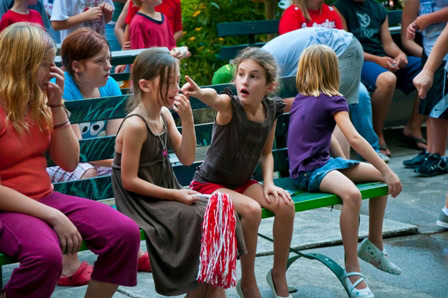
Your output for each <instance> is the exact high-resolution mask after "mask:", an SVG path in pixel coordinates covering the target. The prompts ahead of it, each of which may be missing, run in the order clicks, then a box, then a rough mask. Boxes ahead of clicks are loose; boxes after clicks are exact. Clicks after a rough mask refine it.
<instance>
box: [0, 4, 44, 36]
mask: <svg viewBox="0 0 448 298" xmlns="http://www.w3.org/2000/svg"><path fill="white" fill-rule="evenodd" d="M28 11H29V13H28V14H21V13H17V12H14V11H12V10H11V9H10V10H8V11H7V12H6V13H5V14H4V15H3V17H2V20H1V21H0V32H1V31H3V29H5V28H6V27H8V26H9V25H11V24H14V23H18V22H28V23H35V24H39V25H40V26H41V27H42V28H44V23H43V21H42V16H41V15H40V14H39V12H38V11H37V10H34V9H29V10H28Z"/></svg>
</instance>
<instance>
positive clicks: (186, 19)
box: [180, 0, 280, 85]
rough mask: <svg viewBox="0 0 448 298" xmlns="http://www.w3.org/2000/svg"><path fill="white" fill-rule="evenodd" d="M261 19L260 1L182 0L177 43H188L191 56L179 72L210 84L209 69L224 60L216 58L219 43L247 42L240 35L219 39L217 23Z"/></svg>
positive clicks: (217, 65)
mask: <svg viewBox="0 0 448 298" xmlns="http://www.w3.org/2000/svg"><path fill="white" fill-rule="evenodd" d="M279 17H280V16H279ZM264 19H265V17H264V3H263V2H252V1H248V0H215V1H210V0H182V21H183V28H184V37H183V38H182V40H181V42H180V43H181V44H182V45H186V46H188V48H189V50H190V52H191V55H192V56H191V57H190V58H189V59H185V60H183V61H182V66H181V73H182V74H183V75H185V74H188V75H189V76H191V77H192V78H193V79H194V80H195V81H196V82H197V83H198V84H199V85H209V84H211V79H212V76H213V72H214V71H216V70H217V69H218V68H219V67H221V66H222V65H224V64H226V63H227V61H223V60H221V59H219V57H218V55H219V49H220V48H221V46H223V45H235V44H240V43H245V42H247V41H246V40H245V38H244V37H226V38H219V37H218V35H217V24H218V23H222V22H237V21H245V20H264Z"/></svg>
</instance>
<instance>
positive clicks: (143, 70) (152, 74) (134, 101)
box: [128, 47, 179, 111]
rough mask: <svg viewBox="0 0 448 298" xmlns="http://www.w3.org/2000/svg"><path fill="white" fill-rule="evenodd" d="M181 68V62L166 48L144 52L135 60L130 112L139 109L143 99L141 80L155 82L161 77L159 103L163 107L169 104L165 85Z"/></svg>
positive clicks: (132, 74)
mask: <svg viewBox="0 0 448 298" xmlns="http://www.w3.org/2000/svg"><path fill="white" fill-rule="evenodd" d="M178 67H179V60H177V59H176V58H174V57H173V56H171V55H170V52H169V51H168V50H167V49H166V48H157V47H154V48H150V49H147V50H144V51H142V52H141V53H140V54H139V55H138V56H137V58H135V61H134V65H133V68H132V73H131V80H132V81H133V83H132V92H133V93H134V95H133V96H132V97H131V98H130V100H129V103H128V110H129V111H132V110H133V109H135V108H136V107H137V105H138V104H139V103H140V101H141V98H142V91H141V89H140V80H142V79H143V80H154V79H156V78H157V77H160V81H159V86H158V89H159V90H158V92H159V95H160V96H159V98H160V99H161V101H162V102H159V104H160V105H161V106H163V105H164V104H167V103H168V102H167V100H168V88H166V92H165V94H163V93H162V91H163V89H164V87H165V85H167V84H168V82H167V81H168V79H167V78H169V77H170V75H172V74H174V72H175V71H176V70H177V68H178Z"/></svg>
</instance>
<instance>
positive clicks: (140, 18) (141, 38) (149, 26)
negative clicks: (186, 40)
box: [129, 12, 176, 50]
mask: <svg viewBox="0 0 448 298" xmlns="http://www.w3.org/2000/svg"><path fill="white" fill-rule="evenodd" d="M129 39H130V40H131V49H144V48H151V47H167V48H168V49H170V50H171V49H172V48H174V47H175V46H176V42H175V41H174V37H173V33H172V32H171V29H170V26H169V25H168V22H167V21H166V17H165V16H164V15H163V14H162V20H161V21H157V20H154V19H152V18H150V17H149V16H147V15H144V14H142V13H139V12H138V13H137V14H136V15H135V17H134V18H133V19H132V22H131V25H130V27H129Z"/></svg>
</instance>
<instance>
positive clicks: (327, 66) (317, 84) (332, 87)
mask: <svg viewBox="0 0 448 298" xmlns="http://www.w3.org/2000/svg"><path fill="white" fill-rule="evenodd" d="M296 87H297V91H299V93H302V94H303V95H306V96H316V97H317V96H319V95H320V93H324V94H326V95H328V96H335V95H339V96H340V95H341V94H340V93H339V91H338V90H339V67H338V58H337V57H336V53H335V52H334V51H333V50H332V49H331V48H329V47H328V46H325V45H312V46H310V47H308V48H306V49H305V50H304V51H303V52H302V55H301V57H300V60H299V65H298V70H297V75H296Z"/></svg>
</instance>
